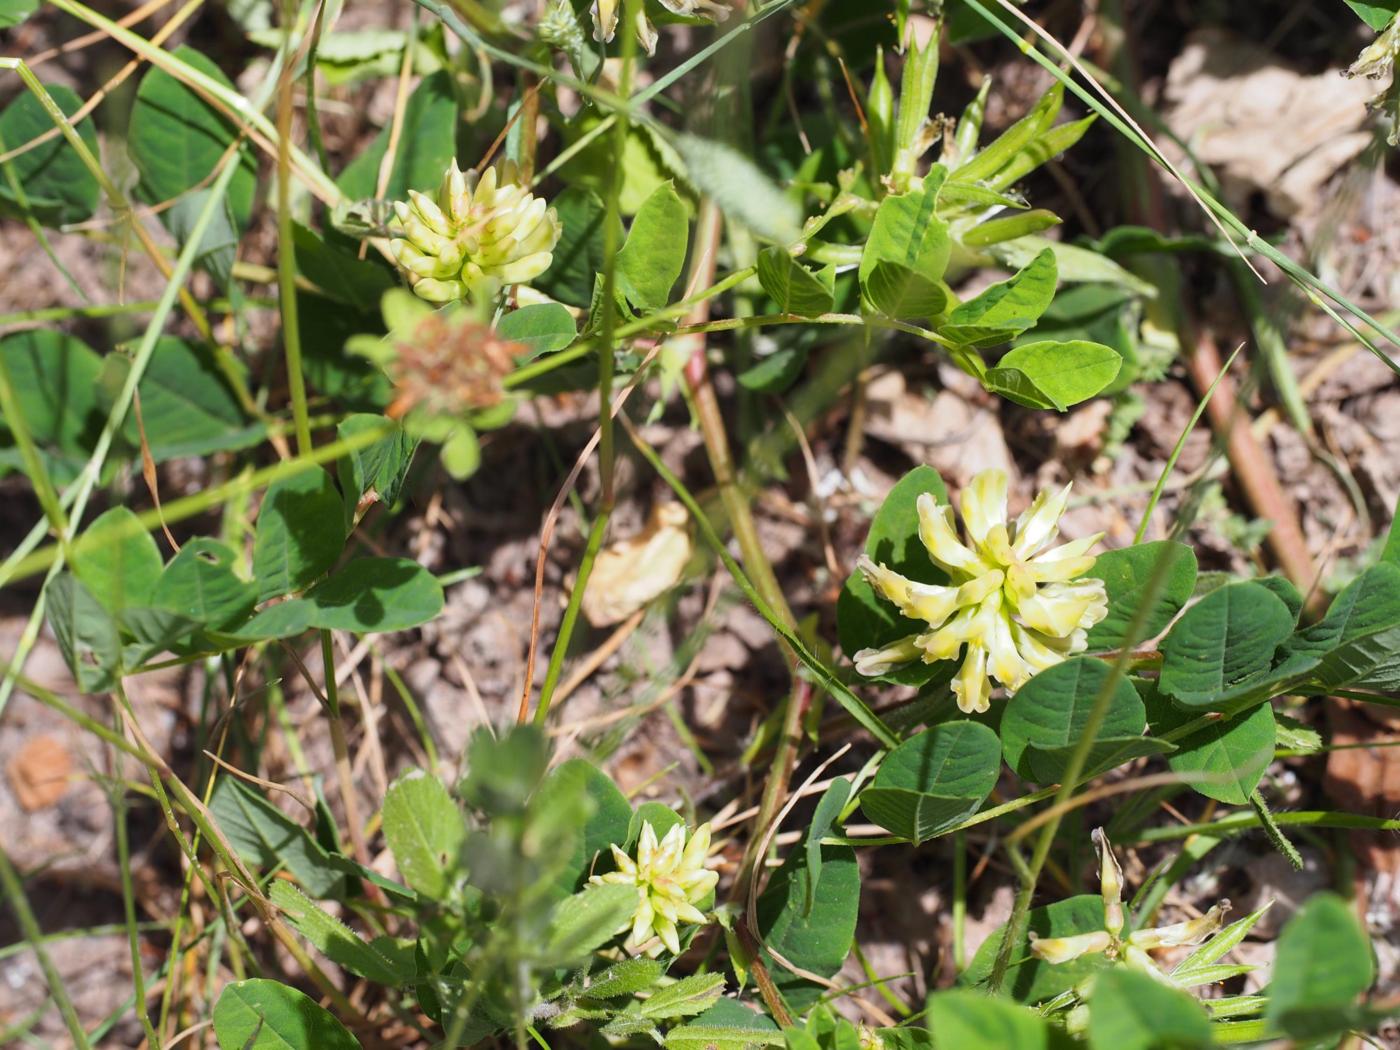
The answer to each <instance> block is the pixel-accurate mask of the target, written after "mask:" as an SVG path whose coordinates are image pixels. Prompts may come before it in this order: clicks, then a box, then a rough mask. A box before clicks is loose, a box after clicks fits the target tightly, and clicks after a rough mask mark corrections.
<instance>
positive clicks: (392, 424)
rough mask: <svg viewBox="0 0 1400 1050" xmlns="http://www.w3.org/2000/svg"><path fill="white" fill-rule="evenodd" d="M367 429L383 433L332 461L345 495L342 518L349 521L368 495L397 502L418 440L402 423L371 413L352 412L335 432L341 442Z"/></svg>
mask: <svg viewBox="0 0 1400 1050" xmlns="http://www.w3.org/2000/svg"><path fill="white" fill-rule="evenodd" d="M370 430H384V431H386V434H385V436H384V437H382V438H380V439H379V440H378V441H376V442H374V444H372V445H366V446H365V447H364V448H361V449H357V450H356V451H354V452H352V453H350V454H349V455H348V456H344V457H342V458H341V459H340V460H339V461H338V462H337V463H336V474H337V476H338V477H339V479H340V489H341V493H342V495H343V496H344V497H345V520H346V524H347V526H348V525H349V524H350V523H351V522H353V520H354V517H355V512H356V509H357V508H358V507H359V505H360V501H361V500H362V499H363V498H364V497H365V496H366V495H368V494H370V493H373V494H374V497H375V498H376V499H377V500H378V501H379V502H381V503H383V504H385V505H387V506H390V507H392V506H393V505H394V504H395V503H397V502H398V501H399V494H400V493H401V492H402V491H403V483H404V481H405V480H406V479H407V478H408V468H409V466H410V465H411V464H412V462H413V453H414V452H415V451H416V450H417V448H418V442H417V441H416V440H414V439H413V438H411V437H409V435H408V434H406V433H405V432H404V428H403V426H402V425H401V424H400V423H399V422H398V421H397V420H393V419H389V418H388V417H386V416H380V415H376V414H374V413H373V412H355V413H352V414H350V415H348V416H346V417H345V418H344V419H342V420H341V421H340V422H339V423H338V424H337V425H336V428H335V433H336V436H337V437H338V438H340V439H341V440H342V441H345V440H348V439H350V438H352V437H354V436H356V435H358V434H363V433H365V432H366V431H370Z"/></svg>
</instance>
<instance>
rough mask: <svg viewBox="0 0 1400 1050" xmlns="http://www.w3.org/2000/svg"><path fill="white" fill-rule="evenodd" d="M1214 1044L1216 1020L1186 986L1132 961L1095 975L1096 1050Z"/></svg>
mask: <svg viewBox="0 0 1400 1050" xmlns="http://www.w3.org/2000/svg"><path fill="white" fill-rule="evenodd" d="M1212 1045H1213V1040H1212V1038H1211V1026H1210V1020H1209V1018H1207V1017H1206V1012H1205V1011H1204V1010H1202V1009H1201V1005H1200V1003H1198V1002H1196V1000H1195V999H1193V998H1192V997H1191V996H1190V995H1188V994H1187V993H1186V992H1183V991H1180V990H1178V989H1176V988H1171V987H1169V986H1167V985H1165V984H1163V983H1162V982H1161V981H1158V980H1154V979H1153V978H1151V977H1149V976H1148V975H1147V974H1145V973H1140V972H1138V971H1136V970H1130V969H1128V968H1127V967H1126V966H1115V967H1113V968H1112V969H1110V970H1106V971H1105V972H1104V973H1101V974H1099V976H1098V977H1097V978H1096V979H1095V980H1094V987H1093V992H1092V994H1091V995H1090V996H1089V1046H1090V1048H1091V1050H1206V1048H1208V1047H1210V1046H1212Z"/></svg>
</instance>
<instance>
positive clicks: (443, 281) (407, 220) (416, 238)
mask: <svg viewBox="0 0 1400 1050" xmlns="http://www.w3.org/2000/svg"><path fill="white" fill-rule="evenodd" d="M408 196H409V199H408V200H407V201H395V202H394V215H395V219H394V221H393V223H392V224H391V225H390V232H391V233H392V234H393V235H394V237H393V239H392V240H391V241H390V242H389V249H390V251H391V252H393V255H394V258H395V259H396V260H397V261H398V264H399V266H400V267H401V268H402V269H403V271H404V273H405V274H406V275H407V276H408V280H409V283H410V284H411V285H412V286H413V291H414V293H415V294H416V295H418V297H419V298H421V299H426V300H428V301H429V302H432V303H448V302H452V301H454V300H457V299H461V298H462V297H463V296H465V295H466V294H467V291H468V289H470V288H473V287H480V286H482V285H483V284H485V283H487V282H496V283H499V284H522V283H524V282H526V281H529V280H532V279H534V278H536V277H538V276H539V275H540V274H542V273H544V272H545V271H546V270H547V269H549V265H550V263H551V262H553V261H554V255H553V252H554V246H555V245H556V244H558V243H559V235H560V233H561V232H562V231H563V227H562V226H561V225H560V223H559V216H558V215H557V214H556V213H555V211H554V209H553V208H550V207H549V206H548V205H547V204H546V202H545V200H544V198H543V197H536V196H535V195H534V194H532V193H531V192H530V189H529V187H528V186H527V185H525V184H524V183H523V182H522V181H521V179H520V175H519V172H518V171H517V169H516V166H515V165H514V164H512V163H510V162H506V163H504V164H501V165H500V166H499V167H492V168H487V169H486V171H485V172H484V173H483V174H481V175H480V177H478V176H477V173H476V172H474V171H466V172H464V171H462V170H460V169H459V168H458V167H457V162H456V161H455V160H454V161H453V162H452V165H451V167H449V168H448V169H447V174H446V175H444V176H443V179H442V185H441V186H440V187H439V188H438V192H437V196H436V198H434V197H430V196H428V195H427V194H426V193H419V192H418V191H417V190H409V191H408Z"/></svg>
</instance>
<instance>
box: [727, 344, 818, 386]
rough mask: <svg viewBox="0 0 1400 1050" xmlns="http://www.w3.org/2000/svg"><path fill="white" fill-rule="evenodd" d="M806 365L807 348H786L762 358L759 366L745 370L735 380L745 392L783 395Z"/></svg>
mask: <svg viewBox="0 0 1400 1050" xmlns="http://www.w3.org/2000/svg"><path fill="white" fill-rule="evenodd" d="M806 364H807V350H806V348H805V347H800V346H790V347H784V348H783V349H781V350H777V351H774V352H773V353H771V354H769V355H768V356H767V357H764V358H761V359H760V360H759V362H758V363H757V364H755V365H752V366H750V367H749V368H746V369H744V371H742V372H740V373H739V374H738V375H737V376H736V377H735V378H736V379H738V380H739V385H740V386H742V387H743V388H744V389H745V390H755V391H758V392H759V393H761V394H781V393H782V392H783V391H784V390H786V389H787V388H788V387H790V386H792V384H793V383H794V382H796V380H797V377H798V376H799V375H801V374H802V368H803V366H804V365H806Z"/></svg>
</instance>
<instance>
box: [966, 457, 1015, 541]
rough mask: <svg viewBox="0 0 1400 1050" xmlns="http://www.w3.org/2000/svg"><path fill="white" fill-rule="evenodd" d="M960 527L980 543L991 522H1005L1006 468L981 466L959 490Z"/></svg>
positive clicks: (985, 535)
mask: <svg viewBox="0 0 1400 1050" xmlns="http://www.w3.org/2000/svg"><path fill="white" fill-rule="evenodd" d="M960 502H961V504H962V518H963V527H964V528H965V529H966V530H967V534H968V536H970V537H971V538H972V542H974V543H977V544H981V543H982V542H983V541H984V540H986V538H987V533H988V532H989V531H991V528H992V526H994V525H1005V524H1006V472H1005V471H1004V470H996V469H995V468H993V469H991V470H984V471H982V472H981V473H980V474H978V475H977V476H976V477H975V478H973V479H972V481H970V482H969V483H968V484H967V486H966V487H965V488H964V489H963V490H962V493H961V496H960Z"/></svg>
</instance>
